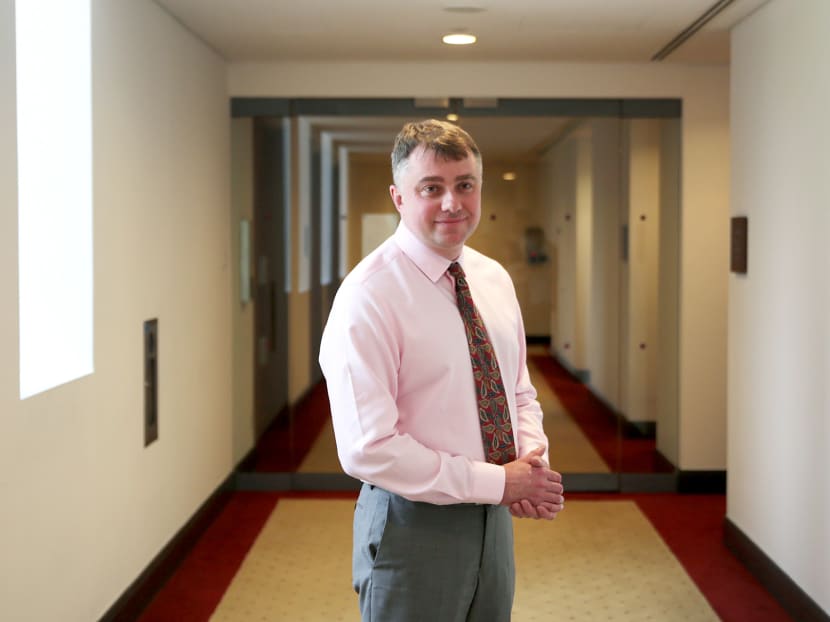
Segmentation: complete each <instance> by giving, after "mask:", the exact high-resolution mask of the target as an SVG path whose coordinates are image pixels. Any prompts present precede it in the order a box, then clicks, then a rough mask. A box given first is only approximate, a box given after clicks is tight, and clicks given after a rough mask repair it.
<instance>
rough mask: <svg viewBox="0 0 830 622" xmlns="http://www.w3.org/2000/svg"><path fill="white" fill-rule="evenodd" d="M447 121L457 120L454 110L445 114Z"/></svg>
mask: <svg viewBox="0 0 830 622" xmlns="http://www.w3.org/2000/svg"><path fill="white" fill-rule="evenodd" d="M447 121H452V122H453V123H455V122H456V121H458V115H457V114H455V113H454V112H451V113H449V114H448V115H447Z"/></svg>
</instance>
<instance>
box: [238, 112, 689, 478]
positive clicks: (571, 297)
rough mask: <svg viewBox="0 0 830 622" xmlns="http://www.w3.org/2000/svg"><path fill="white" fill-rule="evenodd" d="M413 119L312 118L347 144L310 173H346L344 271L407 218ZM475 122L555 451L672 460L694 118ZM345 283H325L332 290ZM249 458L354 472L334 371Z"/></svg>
mask: <svg viewBox="0 0 830 622" xmlns="http://www.w3.org/2000/svg"><path fill="white" fill-rule="evenodd" d="M405 120H406V119H403V118H394V117H385V118H382V119H369V118H361V119H359V120H357V121H356V120H355V119H347V118H339V119H334V118H331V117H328V118H325V119H323V118H319V119H315V118H307V122H308V123H309V125H310V127H311V128H312V132H311V133H312V136H316V138H314V139H313V142H319V137H320V136H321V135H323V136H324V140H323V141H322V142H323V143H324V144H326V143H327V141H331V145H332V153H336V154H337V155H336V156H333V157H332V166H333V171H329V172H326V171H318V172H317V173H315V174H314V175H312V176H311V178H314V179H318V180H319V179H320V178H321V177H323V178H324V177H325V176H326V175H333V176H336V177H337V182H336V183H333V184H332V187H334V188H337V191H336V192H335V193H334V195H335V196H331V197H330V198H329V199H327V200H330V201H332V205H330V206H326V205H320V206H315V209H316V208H319V213H320V214H322V215H323V216H322V217H323V218H326V217H327V216H326V214H333V219H334V221H335V223H334V225H335V227H336V228H337V231H338V233H337V234H336V235H335V236H334V237H335V238H336V239H338V240H339V242H338V244H339V245H340V247H339V248H338V249H337V251H338V252H337V257H338V258H339V259H338V260H339V262H340V265H339V266H337V269H336V270H335V272H337V271H338V270H339V272H340V275H339V276H340V277H341V278H342V276H344V274H345V273H346V272H347V271H348V270H350V269H351V268H352V267H353V266H354V265H355V264H356V263H357V262H358V261H359V260H360V259H361V258H362V257H363V256H364V255H365V254H366V253H367V252H369V251H370V250H371V248H372V247H373V246H374V245H375V244H376V242H377V241H378V239H379V237H378V236H379V232H381V231H383V232H386V231H388V230H391V229H392V228H394V224H395V222H396V214H395V212H394V211H393V209H394V208H393V206H392V204H391V200H390V199H389V195H388V184H389V183H390V179H391V173H390V170H389V155H388V154H389V150H390V148H391V144H392V140H393V138H394V134H395V133H396V131H397V130H398V128H400V126H401V124H402V123H403V122H404V121H405ZM460 123H461V125H462V126H463V127H465V129H467V130H468V131H469V132H470V133H471V134H472V136H473V137H474V138H475V139H476V141H477V142H478V143H479V146H480V148H481V150H482V153H483V156H484V169H485V175H484V178H485V183H484V186H483V197H482V205H483V214H482V220H481V223H480V225H479V228H478V230H477V231H476V233H475V234H474V235H473V237H472V238H471V239H470V241H469V244H470V245H471V246H473V247H474V248H477V249H478V250H480V251H482V252H483V253H485V254H487V255H489V256H491V257H493V258H494V259H496V260H497V261H499V262H500V263H501V264H502V265H503V266H504V267H505V268H506V269H507V270H508V272H510V274H511V276H512V278H513V281H514V283H515V286H516V293H517V296H518V298H519V301H520V304H521V306H522V310H523V315H524V321H525V328H526V332H527V334H528V343H529V345H528V369H529V372H530V374H531V377H532V379H533V382H534V385H535V386H536V388H537V391H538V394H539V395H538V399H539V401H540V402H541V404H542V406H543V410H544V412H545V428H546V431H547V433H548V436H549V438H550V440H551V451H550V455H551V461H552V466H553V467H554V468H556V469H557V470H560V471H561V472H563V473H565V474H589V475H590V474H600V475H602V474H614V473H620V472H622V473H670V472H673V471H674V466H673V465H674V464H676V463H677V421H676V419H677V417H676V412H677V407H676V404H677V389H676V387H677V382H676V374H677V296H678V288H677V273H678V239H679V152H680V145H679V140H680V139H679V137H680V128H679V120H677V119H617V118H562V117H497V116H494V117H475V118H470V119H464V118H463V117H462V120H461V122H460ZM355 126H358V129H357V130H356V129H355ZM344 127H348V128H349V131H345V130H344ZM361 137H362V138H361ZM316 161H317V162H319V159H318V160H316ZM300 166H302V164H300ZM258 168H262V167H258ZM329 194H330V193H329ZM255 226H256V225H255ZM384 235H385V234H384ZM316 250H317V251H319V249H316ZM333 294H334V286H332V287H331V288H325V287H324V288H323V293H322V296H321V298H322V300H324V301H325V300H331V297H332V296H333ZM318 320H319V321H320V322H324V320H325V312H324V313H323V314H322V318H317V316H316V315H315V317H314V318H312V321H318ZM246 466H247V467H248V468H251V469H254V470H259V471H280V472H284V471H292V472H296V473H316V474H335V473H340V472H341V471H340V467H339V463H338V461H337V456H336V448H335V444H334V436H333V432H332V429H331V423H330V420H329V416H328V404H327V398H326V394H325V389H324V387H323V386H322V385H317V386H315V387H313V388H312V389H311V390H310V392H309V393H308V394H307V395H306V396H305V397H304V398H303V399H302V400H300V402H299V403H298V404H296V405H295V406H294V408H292V409H290V411H286V413H284V415H283V416H278V417H276V419H275V420H274V421H273V423H272V424H271V426H270V427H269V428H268V430H267V431H266V432H265V433H264V434H263V436H262V438H261V440H260V442H259V444H258V447H257V451H256V452H255V456H254V457H253V458H252V459H251V460H250V461H249V462H248V464H247V465H246Z"/></svg>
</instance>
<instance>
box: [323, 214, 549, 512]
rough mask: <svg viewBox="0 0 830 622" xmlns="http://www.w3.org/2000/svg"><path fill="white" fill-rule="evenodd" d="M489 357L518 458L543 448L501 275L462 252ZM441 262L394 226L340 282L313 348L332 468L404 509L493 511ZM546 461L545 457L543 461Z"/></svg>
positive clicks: (488, 468) (517, 319) (498, 472)
mask: <svg viewBox="0 0 830 622" xmlns="http://www.w3.org/2000/svg"><path fill="white" fill-rule="evenodd" d="M458 261H459V263H460V264H461V266H462V267H463V268H464V271H465V273H466V275H467V281H468V283H469V285H470V291H471V292H472V295H473V300H474V301H475V304H476V307H477V308H478V310H479V313H480V314H481V317H482V319H483V320H484V324H485V326H486V327H487V332H488V333H489V335H490V340H491V341H492V343H493V347H494V349H495V351H496V356H497V358H498V361H499V367H500V369H501V374H502V378H503V379H504V385H505V391H506V393H507V401H508V406H509V408H510V416H511V420H512V424H513V431H514V439H515V441H516V449H517V453H518V455H519V456H522V455H524V454H526V453H528V452H529V451H531V450H533V449H535V448H536V447H540V446H544V447H545V448H546V450H547V446H548V443H547V438H546V437H545V433H544V431H543V429H542V409H541V407H540V406H539V402H537V401H536V390H535V389H534V388H533V386H532V385H531V383H530V378H529V376H528V372H527V365H526V348H525V333H524V325H523V323H522V316H521V311H520V309H519V304H518V301H517V300H516V294H515V290H514V288H513V283H512V281H511V280H510V276H509V275H508V274H507V272H506V271H505V270H504V268H502V267H501V265H500V264H498V263H497V262H496V261H494V260H492V259H489V258H487V257H485V256H484V255H482V254H481V253H479V252H477V251H475V250H473V249H471V248H469V247H465V248H464V250H463V251H462V253H461V257H460V258H459V259H458ZM449 265H450V261H449V260H447V259H445V258H444V257H441V256H440V255H438V254H437V253H435V252H434V251H432V250H431V249H430V248H428V247H427V246H425V245H424V244H423V243H422V242H421V241H420V240H418V238H416V237H415V236H414V235H413V234H412V233H411V232H410V231H409V230H408V229H407V228H406V226H404V225H403V224H400V225H399V226H398V229H397V231H396V232H395V234H394V235H393V236H392V237H390V238H389V239H388V240H386V241H385V242H384V243H383V244H381V245H380V246H379V247H378V248H377V249H376V250H375V251H373V252H372V253H370V254H369V255H368V256H367V257H365V258H364V259H363V261H361V262H360V263H359V264H358V265H357V266H356V267H355V269H354V270H353V271H352V272H351V273H350V274H349V275H348V276H347V277H346V278H345V279H344V280H343V283H342V285H341V286H340V289H339V290H338V292H337V295H336V297H335V300H334V304H333V306H332V310H331V314H330V315H329V318H328V322H327V324H326V328H325V330H324V332H323V340H322V343H321V346H320V365H321V367H322V369H323V373H324V375H325V377H326V383H327V387H328V393H329V401H330V403H331V413H332V421H333V425H334V434H335V438H336V441H337V453H338V456H339V458H340V463H341V465H342V466H343V470H344V471H345V472H346V473H348V474H349V475H351V476H352V477H356V478H358V479H361V480H363V481H365V482H369V483H371V484H375V485H377V486H380V487H381V488H385V489H386V490H389V491H390V492H394V493H396V494H399V495H401V496H403V497H406V498H407V499H410V500H412V501H425V502H429V503H434V504H441V505H443V504H451V503H488V504H498V503H499V502H500V501H501V499H502V496H503V494H504V468H503V467H501V466H498V465H495V464H489V463H487V462H485V458H484V447H483V445H482V440H481V430H480V428H479V423H478V406H477V403H476V395H475V388H474V381H473V372H472V366H471V363H470V355H469V352H468V347H467V339H466V336H465V332H464V325H463V322H462V319H461V315H460V313H459V312H458V307H457V306H456V301H455V293H454V284H453V279H452V277H451V276H449V274H448V273H447V268H448V267H449ZM545 459H546V460H547V456H545Z"/></svg>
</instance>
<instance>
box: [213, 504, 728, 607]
mask: <svg viewBox="0 0 830 622" xmlns="http://www.w3.org/2000/svg"><path fill="white" fill-rule="evenodd" d="M353 510H354V501H351V500H318V499H284V500H281V501H280V502H279V503H278V504H277V506H276V508H275V510H274V512H273V513H272V514H271V516H270V517H269V519H268V521H267V522H266V524H265V526H264V527H263V529H262V532H261V533H260V535H259V537H258V538H257V540H256V542H255V543H254V546H253V547H252V549H251V551H250V552H249V553H248V555H247V557H246V558H245V560H244V562H243V564H242V566H241V567H240V569H239V571H238V572H237V574H236V577H235V578H234V580H233V582H232V583H231V585H230V587H229V588H228V590H227V592H226V593H225V595H224V597H223V599H222V601H221V602H220V604H219V606H218V608H217V610H216V612H215V614H214V616H213V617H212V618H211V619H212V620H215V621H228V622H243V621H244V622H252V621H256V622H259V621H272V620H273V621H288V622H338V621H341V620H342V621H348V622H357V621H359V619H360V616H359V614H358V610H357V597H356V596H355V594H354V592H353V591H352V589H351V525H352V512H353ZM514 527H515V537H516V567H517V569H516V574H517V576H516V599H515V604H514V610H513V621H514V622H532V621H540V622H542V621H557V622H559V621H576V622H599V621H615V622H644V621H649V620H651V621H654V622H674V621H689V622H697V621H701V622H704V621H716V620H718V618H717V616H716V615H715V613H714V611H713V610H712V608H711V607H710V606H709V604H708V602H707V601H706V599H705V598H704V597H703V595H702V594H701V593H700V591H699V590H698V589H697V587H696V586H695V585H694V583H693V582H692V581H691V579H690V578H689V576H688V575H687V574H686V572H685V571H684V570H683V568H682V566H681V565H680V564H679V563H678V561H677V560H676V558H675V557H674V556H673V555H672V554H671V552H670V550H669V549H668V547H667V546H666V545H665V543H664V542H663V541H662V540H661V538H660V536H659V535H658V534H657V532H656V531H655V530H654V528H653V527H652V526H651V523H649V521H648V519H647V518H646V517H645V516H644V515H643V514H642V513H641V512H640V510H639V508H638V507H637V505H636V504H635V503H634V502H633V501H569V502H568V503H567V505H566V508H565V510H564V512H562V514H560V515H559V517H558V518H557V519H556V520H555V521H553V522H547V521H533V520H516V521H514ZM436 622H440V621H436Z"/></svg>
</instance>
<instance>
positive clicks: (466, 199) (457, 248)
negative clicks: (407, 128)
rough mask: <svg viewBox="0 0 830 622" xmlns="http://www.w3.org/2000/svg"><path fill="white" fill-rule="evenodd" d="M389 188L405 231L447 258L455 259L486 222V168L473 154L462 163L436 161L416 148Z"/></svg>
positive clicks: (425, 152) (459, 161)
mask: <svg viewBox="0 0 830 622" xmlns="http://www.w3.org/2000/svg"><path fill="white" fill-rule="evenodd" d="M397 181H398V183H397V184H393V185H392V186H390V187H389V192H390V194H391V195H392V201H393V202H394V203H395V207H396V208H397V210H398V212H400V215H401V220H403V222H404V224H405V225H406V227H407V228H408V229H409V230H410V231H411V232H412V233H413V234H415V236H417V237H418V239H420V240H421V242H423V243H424V244H426V245H427V246H428V247H430V248H431V249H432V250H434V251H435V252H437V253H439V254H440V255H442V256H443V257H446V258H447V259H456V258H457V257H458V255H459V254H460V253H461V249H462V247H463V246H464V242H466V240H467V238H469V237H470V236H471V235H472V233H473V231H475V229H476V227H477V226H478V221H479V219H480V218H481V169H480V167H479V165H478V162H477V161H476V159H475V157H474V156H473V155H472V154H469V155H468V156H467V157H466V158H464V159H463V160H458V161H456V160H444V159H442V158H440V157H438V158H436V155H435V152H433V151H431V150H428V149H425V148H424V147H423V146H421V147H418V148H417V149H415V150H414V151H413V152H412V153H411V154H410V156H409V159H408V160H407V164H406V166H405V167H404V169H403V171H402V172H401V174H400V175H399V179H398V180H397Z"/></svg>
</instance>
